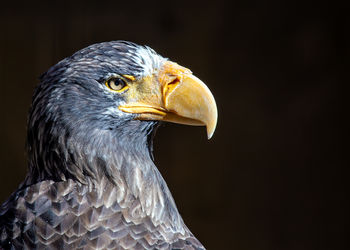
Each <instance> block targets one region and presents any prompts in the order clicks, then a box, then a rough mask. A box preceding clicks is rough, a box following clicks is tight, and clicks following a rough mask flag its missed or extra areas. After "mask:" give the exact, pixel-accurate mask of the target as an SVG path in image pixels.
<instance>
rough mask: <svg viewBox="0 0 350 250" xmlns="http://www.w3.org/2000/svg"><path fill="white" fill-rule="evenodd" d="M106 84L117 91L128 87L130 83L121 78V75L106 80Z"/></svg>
mask: <svg viewBox="0 0 350 250" xmlns="http://www.w3.org/2000/svg"><path fill="white" fill-rule="evenodd" d="M106 86H107V87H108V88H109V89H110V90H113V91H116V92H123V91H124V90H125V89H126V88H128V85H127V84H126V82H125V81H124V80H123V79H121V78H119V77H112V78H110V79H108V80H107V81H106Z"/></svg>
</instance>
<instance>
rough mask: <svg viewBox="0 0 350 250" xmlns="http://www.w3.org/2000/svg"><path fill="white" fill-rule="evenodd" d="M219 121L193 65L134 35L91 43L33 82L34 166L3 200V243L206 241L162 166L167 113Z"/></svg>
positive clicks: (30, 148)
mask: <svg viewBox="0 0 350 250" xmlns="http://www.w3.org/2000/svg"><path fill="white" fill-rule="evenodd" d="M164 121H165V122H174V123H180V124H187V125H196V126H206V129H207V135H208V138H210V137H211V136H212V135H213V133H214V130H215V127H216V122H217V107H216V103H215V99H214V97H213V95H212V93H211V92H210V90H209V89H208V87H207V86H206V85H205V84H204V83H203V82H202V81H201V80H200V79H198V78H197V77H196V76H194V75H193V74H192V72H191V71H190V70H189V69H187V68H185V67H182V66H180V65H179V64H177V63H175V62H172V61H170V60H169V59H167V58H164V57H162V56H160V55H159V54H157V53H156V52H155V51H154V50H153V49H151V48H150V47H148V46H143V45H138V44H135V43H132V42H128V41H120V40H119V41H111V42H103V43H98V44H93V45H90V46H88V47H86V48H84V49H82V50H80V51H78V52H76V53H74V54H73V55H72V56H70V57H67V58H65V59H63V60H62V61H60V62H58V63H57V64H56V65H54V66H52V67H51V68H50V69H49V70H48V71H47V72H46V73H44V74H43V75H42V76H41V77H40V83H39V84H38V86H37V87H36V89H35V90H34V94H33V99H32V104H31V108H30V111H29V115H28V124H27V143H26V148H27V154H28V173H27V175H26V178H25V179H24V181H23V182H22V183H21V184H20V186H19V187H18V189H17V190H16V191H15V192H14V193H13V194H12V195H11V196H10V197H9V198H8V200H7V201H6V202H4V204H2V206H1V207H0V249H204V247H203V245H202V244H201V243H200V242H199V240H197V239H196V237H195V236H194V235H193V234H192V233H191V231H190V230H189V229H188V228H187V227H186V225H185V223H184V221H183V219H182V218H181V216H180V214H179V212H178V209H177V207H176V205H175V202H174V199H173V197H172V195H171V193H170V191H169V189H168V187H167V185H166V182H165V181H164V179H163V177H162V176H161V174H160V172H159V170H158V169H157V167H156V166H155V163H154V159H153V147H152V143H153V138H154V135H155V131H156V129H157V127H158V126H159V124H160V123H162V122H164Z"/></svg>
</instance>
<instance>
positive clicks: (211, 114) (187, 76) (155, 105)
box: [119, 61, 218, 139]
mask: <svg viewBox="0 0 350 250" xmlns="http://www.w3.org/2000/svg"><path fill="white" fill-rule="evenodd" d="M127 92H128V93H127V94H126V99H127V104H125V105H121V106H119V109H120V110H122V111H124V112H127V113H134V114H138V115H137V119H140V120H161V121H168V122H174V123H181V124H186V125H196V126H206V127H207V134H208V139H210V138H211V137H212V135H213V133H214V131H215V127H216V122H217V117H218V113H217V108H216V103H215V99H214V97H213V95H212V93H211V92H210V90H209V89H208V87H207V86H206V85H205V84H204V83H203V82H202V81H201V80H199V79H198V78H197V77H195V76H194V75H193V74H192V72H191V71H190V70H188V69H186V68H184V67H182V66H180V65H178V64H176V63H174V62H170V61H167V62H165V63H164V65H163V66H162V68H161V69H160V70H159V71H158V72H157V73H155V74H154V75H152V76H147V77H145V78H143V79H142V80H140V81H137V82H134V83H132V84H130V86H129V89H128V91H127Z"/></svg>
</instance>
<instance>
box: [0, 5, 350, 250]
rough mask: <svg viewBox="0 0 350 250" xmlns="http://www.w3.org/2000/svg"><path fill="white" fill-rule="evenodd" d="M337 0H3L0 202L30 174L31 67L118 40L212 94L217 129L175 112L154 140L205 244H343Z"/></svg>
mask: <svg viewBox="0 0 350 250" xmlns="http://www.w3.org/2000/svg"><path fill="white" fill-rule="evenodd" d="M127 2H130V4H128V3H127ZM334 6H335V4H334ZM334 6H333V5H330V4H326V3H321V2H319V1H314V3H313V4H312V3H308V2H305V1H300V2H296V1H278V0H276V1H272V0H269V1H246V0H239V1H220V0H216V1H212V2H211V3H210V2H208V3H206V2H205V1H198V2H197V3H194V2H190V1H167V2H165V1H159V2H153V3H151V2H150V1H143V2H135V1H116V0H115V1H96V2H88V1H71V3H69V2H68V1H67V2H65V1H60V2H59V3H50V1H46V3H45V2H43V3H41V4H36V5H34V4H33V3H32V1H28V3H26V4H24V3H21V2H14V3H13V4H11V3H6V4H4V3H2V4H1V7H0V86H1V90H0V93H1V99H0V100H1V103H0V109H1V110H0V112H1V113H0V114H1V123H0V126H1V127H0V135H1V143H0V146H1V148H0V149H1V150H0V154H1V155H0V157H1V158H0V159H1V161H0V164H1V166H0V167H1V170H0V171H1V175H0V202H2V201H4V200H5V199H6V197H8V195H9V194H10V193H11V192H12V191H14V190H15V189H16V187H17V185H18V184H19V183H20V182H21V180H22V179H23V178H24V176H25V171H26V164H25V153H24V143H25V133H26V132H25V130H26V115H27V111H28V108H29V106H30V102H31V95H32V91H33V88H34V86H35V85H36V84H37V82H38V80H37V79H38V76H39V75H40V74H41V73H43V72H45V71H46V70H47V69H48V68H49V67H50V66H52V65H54V64H55V63H57V62H58V61H59V60H61V59H63V58H64V57H66V56H69V55H71V54H72V53H73V52H75V51H76V50H79V49H81V48H83V47H85V46H88V45H90V44H92V43H96V42H102V41H110V40H117V39H123V40H130V41H134V42H137V43H140V44H147V45H149V46H151V47H152V48H154V49H155V50H156V51H157V52H158V53H160V54H162V55H163V56H166V57H168V58H171V59H172V60H173V61H176V62H178V63H179V64H181V65H183V66H186V67H188V68H190V69H191V70H192V71H193V72H194V73H195V74H196V75H197V76H198V77H199V78H201V79H202V80H203V81H204V82H206V83H207V85H208V86H209V88H210V89H211V90H212V92H213V94H214V96H215V98H216V100H217V104H218V109H219V123H218V126H217V130H216V133H215V134H214V137H213V139H212V140H210V141H207V140H206V135H205V129H204V128H198V127H188V126H181V125H173V124H166V125H164V126H162V127H161V129H160V130H159V132H158V135H157V137H156V139H155V158H156V162H157V165H158V166H159V169H160V170H161V172H162V173H163V175H164V178H165V179H166V181H167V183H168V185H169V187H170V189H171V191H172V193H173V195H174V198H175V200H176V202H177V205H178V207H179V210H180V212H181V214H182V215H183V217H184V220H185V222H186V223H187V225H188V226H189V228H191V230H192V231H193V233H194V234H195V235H196V236H198V238H199V239H200V240H201V241H202V242H203V244H204V245H206V246H207V248H208V249H247V250H248V249H249V250H250V249H258V250H260V249H298V250H300V249H345V239H344V238H343V236H344V230H345V221H346V220H348V214H349V211H348V207H347V205H348V201H346V200H348V197H345V190H344V189H345V184H344V180H345V175H344V174H343V173H342V172H341V167H342V161H341V155H342V151H341V146H340V136H341V132H340V130H339V127H340V120H339V117H340V115H341V114H343V115H347V114H344V113H342V112H341V111H340V105H339V104H340V92H341V85H340V73H341V71H343V70H344V69H345V67H344V65H343V63H344V61H343V60H342V59H343V58H342V57H343V55H344V53H345V52H346V42H345V36H344V37H343V34H344V33H343V32H345V24H344V23H345V15H346V14H345V13H341V12H339V11H338V10H337V9H336V8H335V7H334ZM339 9H341V8H339ZM347 15H348V14H347ZM343 247H344V248H343Z"/></svg>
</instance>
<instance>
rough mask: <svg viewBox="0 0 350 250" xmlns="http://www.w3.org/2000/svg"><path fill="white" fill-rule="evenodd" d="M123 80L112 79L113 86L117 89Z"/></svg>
mask: <svg viewBox="0 0 350 250" xmlns="http://www.w3.org/2000/svg"><path fill="white" fill-rule="evenodd" d="M123 83H124V82H123V80H122V79H120V78H116V79H114V84H115V86H117V87H119V86H120V85H123Z"/></svg>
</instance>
